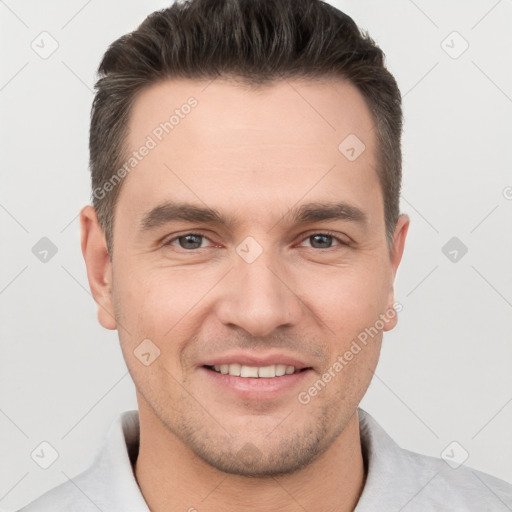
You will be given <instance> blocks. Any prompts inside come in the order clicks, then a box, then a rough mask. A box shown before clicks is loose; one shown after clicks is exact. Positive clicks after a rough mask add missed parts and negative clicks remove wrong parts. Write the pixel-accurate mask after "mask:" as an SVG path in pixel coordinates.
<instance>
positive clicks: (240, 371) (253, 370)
mask: <svg viewBox="0 0 512 512" xmlns="http://www.w3.org/2000/svg"><path fill="white" fill-rule="evenodd" d="M204 368H207V369H208V370H211V371H213V372H217V373H221V374H224V375H232V376H234V377H244V378H259V379H261V378H264V379H272V378H275V377H282V376H284V375H292V374H294V373H300V372H304V371H306V370H311V368H302V369H297V368H295V367H294V366H289V365H285V364H275V365H269V366H246V365H242V364H238V363H232V364H221V365H213V366H210V365H204Z"/></svg>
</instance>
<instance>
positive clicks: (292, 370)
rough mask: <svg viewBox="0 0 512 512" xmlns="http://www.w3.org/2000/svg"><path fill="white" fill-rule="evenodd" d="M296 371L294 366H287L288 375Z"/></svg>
mask: <svg viewBox="0 0 512 512" xmlns="http://www.w3.org/2000/svg"><path fill="white" fill-rule="evenodd" d="M294 371H295V368H294V367H293V366H287V367H286V375H290V373H293V372H294Z"/></svg>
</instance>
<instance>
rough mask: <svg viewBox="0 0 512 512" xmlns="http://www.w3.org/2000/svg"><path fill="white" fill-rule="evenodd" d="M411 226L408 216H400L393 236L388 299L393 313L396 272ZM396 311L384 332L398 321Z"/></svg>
mask: <svg viewBox="0 0 512 512" xmlns="http://www.w3.org/2000/svg"><path fill="white" fill-rule="evenodd" d="M409 224H410V220H409V217H408V216H407V215H400V217H398V221H397V223H396V227H395V233H394V235H393V244H392V246H391V251H390V262H391V287H390V291H389V298H388V306H387V311H389V312H391V311H392V310H393V309H394V308H393V305H394V303H395V289H394V285H393V283H394V281H395V276H396V272H397V270H398V265H400V261H402V255H403V253H404V247H405V238H406V236H407V232H408V231H409ZM396 313H397V312H396V311H395V313H394V314H392V315H390V314H388V315H387V316H388V317H389V316H392V318H389V319H388V320H387V321H386V322H385V327H384V331H390V330H391V329H393V328H394V327H395V326H396V324H397V321H398V316H397V314H396Z"/></svg>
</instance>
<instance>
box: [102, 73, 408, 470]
mask: <svg viewBox="0 0 512 512" xmlns="http://www.w3.org/2000/svg"><path fill="white" fill-rule="evenodd" d="M207 85H208V83H207V82H197V81H189V80H180V81H167V82H163V83H160V84H158V85H154V86H152V87H150V88H149V89H147V90H145V91H144V92H143V93H142V94H141V95H140V96H139V97H138V98H137V100H136V102H135V104H134V106H133V109H132V113H131V117H130V121H129V128H130V132H129V136H128V139H127V147H128V148H129V151H130V152H131V151H135V150H137V149H138V148H140V146H141V145H143V144H145V143H146V142H147V141H148V138H147V137H148V135H150V136H151V139H153V140H154V141H155V142H156V147H152V148H151V149H150V151H149V152H148V154H147V156H145V157H144V158H143V159H142V160H141V161H140V162H139V163H138V164H137V166H136V167H135V168H134V169H133V170H132V171H131V172H130V173H129V174H128V176H127V177H126V179H125V182H124V183H123V185H122V190H121V192H120V196H119V201H118V204H117V207H116V219H115V228H114V254H113V261H112V274H111V279H112V302H111V304H110V306H109V305H108V304H107V306H106V307H107V308H109V307H110V308H111V312H112V315H113V316H115V318H116V322H117V323H116V324H113V323H112V321H111V320H109V319H107V316H106V315H101V314H100V320H101V319H102V318H103V321H102V323H103V325H104V326H105V327H109V328H113V327H115V326H117V329H118V330H119V336H120V341H121V347H122V351H123V354H124V357H125V359H126V363H127V365H128V368H129V370H130V373H131V375H132V378H133V380H134V382H135V385H136V388H137V395H138V401H139V409H140V413H141V422H142V421H148V422H149V421H152V422H155V421H156V422H159V425H160V426H162V425H163V426H165V428H166V429H167V431H168V432H169V435H170V436H171V437H173V438H174V436H175V438H177V439H179V440H180V441H181V442H182V443H184V445H186V447H187V448H188V449H190V450H191V451H192V452H194V453H195V454H196V455H198V456H199V457H200V458H202V459H203V460H205V461H207V462H208V463H210V464H211V465H213V466H214V467H216V468H218V469H220V470H223V471H227V472H231V473H238V474H253V475H256V474H260V475H263V474H278V473H282V472H289V471H294V470H297V469H299V468H301V467H303V466H304V465H306V464H307V463H308V462H310V461H312V460H314V459H315V458H316V457H317V456H319V455H320V454H321V453H323V452H324V451H325V450H326V449H327V448H328V447H329V446H330V445H331V444H332V443H334V442H335V440H336V439H337V438H338V436H339V435H340V433H342V431H343V430H344V429H345V427H346V426H347V425H348V423H349V421H350V420H351V418H353V415H354V412H355V410H356V408H357V406H358V404H359V402H360V400H361V398H362V397H363V395H364V393H365V392H366V389H367V387H368V385H369V382H370V379H371V377H372V371H373V370H374V368H375V366H376V364H377V361H378V356H379V351H380V346H381V339H382V331H383V330H388V329H390V328H392V327H393V326H394V324H395V319H394V315H393V314H392V312H390V311H391V308H392V305H393V302H394V299H393V279H394V274H395V271H396V267H397V266H398V263H399V260H400V256H401V252H402V247H403V239H404V238H405V233H406V230H407V221H404V219H401V220H400V222H399V224H398V226H397V231H396V233H395V242H394V248H393V249H392V250H391V251H390V250H389V246H388V244H387V241H386V237H385V224H384V207H383V195H382V191H381V188H380V185H379V179H378V176H377V173H376V168H377V160H376V132H375V129H374V125H373V121H372V118H371V115H370V112H369V109H368V107H367V106H366V104H365V102H364V100H363V98H362V96H361V95H360V93H359V92H358V91H357V90H356V89H355V88H354V87H353V86H351V85H350V84H347V83H345V82H341V81H337V82H330V83H327V82H325V83H312V82H308V83H304V82H298V81H288V82H287V81H282V82H279V83H277V84H275V85H272V86H267V87H263V88H260V89H252V90H251V89H248V88H243V87H240V86H238V85H236V84H234V83H229V82H227V81H221V80H216V81H214V82H212V83H211V84H210V85H208V86H207ZM206 86H207V87H206ZM190 97H194V98H195V100H196V101H197V103H196V104H195V106H193V107H191V108H181V109H180V107H181V106H182V105H184V104H186V103H187V100H188V99H189V98H190ZM175 109H180V111H179V113H178V114H176V116H177V117H179V121H178V122H176V119H174V120H173V123H174V125H173V128H172V129H169V127H167V128H168V131H169V133H165V131H163V132H162V129H160V130H158V129H157V127H158V126H159V125H160V123H162V122H165V121H168V120H169V117H170V116H171V115H172V114H173V111H174V110H175ZM186 112H188V113H186ZM155 129H156V131H155ZM155 134H158V137H157V136H156V135H155ZM351 134H352V135H351ZM348 136H350V138H349V139H347V141H346V142H345V143H344V145H343V144H342V146H341V150H340V149H339V146H340V143H342V141H344V140H345V139H346V137H348ZM354 136H355V137H357V139H359V141H361V142H362V143H363V144H364V146H365V149H364V151H362V152H361V150H362V149H363V146H362V145H361V142H358V140H357V139H356V138H355V137H354ZM158 138H161V140H158ZM149 145H150V146H152V144H151V143H150V144H149ZM171 203H173V206H174V207H176V206H179V205H184V204H187V205H190V206H194V207H196V208H197V209H208V210H213V211H214V212H215V213H216V214H218V215H217V217H218V218H217V217H214V216H211V215H210V217H208V216H205V215H202V216H195V217H191V216H190V215H189V216H187V215H186V214H179V215H176V212H179V211H183V210H179V209H177V208H167V209H166V208H160V209H159V210H156V211H155V210H154V209H155V208H157V207H159V206H163V205H166V204H167V205H170V204H171ZM305 205H309V206H308V207H307V208H305ZM333 205H343V206H340V207H339V208H337V209H331V211H330V214H329V215H321V214H320V212H321V211H322V208H323V210H324V211H325V208H326V207H327V206H333ZM301 208H302V209H301ZM313 210H315V211H316V216H315V214H314V212H313ZM317 210H318V211H317ZM150 212H153V214H152V215H150ZM301 212H302V213H303V214H308V212H309V216H308V215H302V216H301V215H300V213H301ZM333 212H337V214H336V215H334V214H333ZM185 213H186V212H185ZM324 217H327V218H324ZM383 318H384V319H385V321H383ZM379 319H380V322H379ZM368 328H373V331H371V332H372V333H373V336H367V343H366V344H363V343H361V341H358V342H357V344H358V346H359V347H360V350H359V351H357V349H355V348H354V345H353V341H354V340H356V341H357V337H358V335H360V334H361V333H362V332H365V329H368ZM375 328H377V330H378V333H377V334H375ZM366 332H367V333H368V330H367V331H366ZM359 339H360V340H361V339H362V338H361V337H360V338H359ZM143 340H151V341H150V342H148V341H145V342H144V343H145V344H144V345H141V346H140V347H139V345H140V344H141V342H142V341H143ZM138 347H139V348H138ZM156 347H158V349H159V351H160V353H159V356H158V357H157V358H156V359H154V358H155V356H156V355H157V354H158V350H157V348H156ZM351 347H352V349H351ZM351 350H352V355H353V357H350V356H349V355H346V353H347V351H349V352H350V351H351ZM153 359H154V360H153ZM336 361H338V363H339V365H336V364H335V363H336ZM228 364H229V365H230V366H227V365H228ZM237 364H238V365H240V367H239V366H237ZM221 365H223V366H221ZM276 365H277V366H276ZM340 365H341V367H340ZM212 366H219V367H220V369H221V370H222V372H225V371H229V372H230V373H233V374H235V375H231V374H225V373H222V372H217V371H215V369H214V368H212ZM283 366H284V367H285V368H286V366H294V367H295V370H296V373H294V374H286V373H285V375H282V376H275V377H259V378H255V377H243V376H237V375H236V373H238V372H239V371H240V372H242V374H243V375H256V374H255V373H254V372H256V371H260V370H255V367H271V368H267V369H264V370H261V374H262V375H272V374H273V372H275V371H276V368H277V373H278V374H280V373H282V372H283V371H286V370H283ZM244 367H248V368H244ZM272 367H275V368H272ZM288 371H290V369H288ZM266 372H269V373H266ZM329 372H330V373H329ZM326 373H328V374H329V375H330V378H328V376H327V377H326V376H325V375H326ZM319 380H321V381H322V382H323V385H322V384H318V381H319ZM315 383H316V387H315ZM311 388H315V389H316V393H315V391H314V390H313V391H311ZM149 418H151V420H150V419H149Z"/></svg>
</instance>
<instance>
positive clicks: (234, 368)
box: [228, 363, 242, 377]
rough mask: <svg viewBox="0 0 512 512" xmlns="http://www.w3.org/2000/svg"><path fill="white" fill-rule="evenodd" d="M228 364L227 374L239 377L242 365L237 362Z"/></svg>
mask: <svg viewBox="0 0 512 512" xmlns="http://www.w3.org/2000/svg"><path fill="white" fill-rule="evenodd" d="M228 366H229V372H228V373H229V375H234V376H235V377H239V376H240V373H241V372H242V366H241V365H239V364H238V363H233V364H230V365H228Z"/></svg>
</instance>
